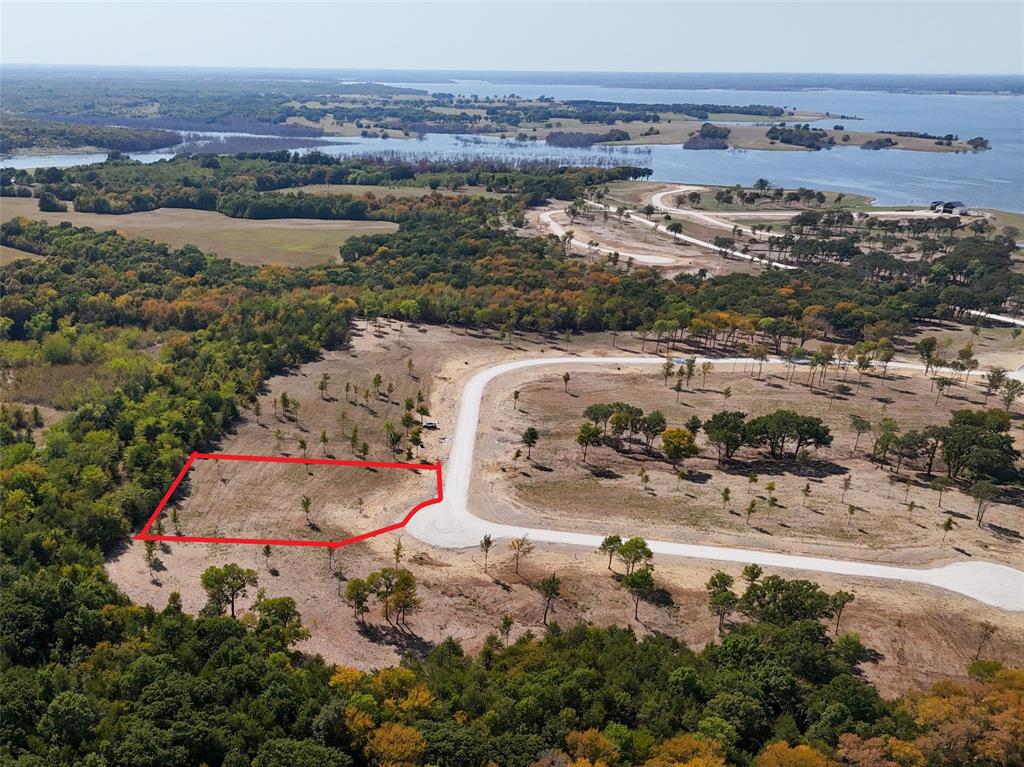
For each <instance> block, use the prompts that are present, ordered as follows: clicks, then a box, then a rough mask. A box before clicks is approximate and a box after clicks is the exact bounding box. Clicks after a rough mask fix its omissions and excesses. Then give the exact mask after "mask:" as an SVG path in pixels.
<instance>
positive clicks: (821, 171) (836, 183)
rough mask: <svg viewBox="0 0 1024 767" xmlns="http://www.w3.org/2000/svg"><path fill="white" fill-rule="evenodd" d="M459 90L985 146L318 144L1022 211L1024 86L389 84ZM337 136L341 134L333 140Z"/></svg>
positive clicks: (66, 162) (69, 158)
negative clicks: (771, 114)
mask: <svg viewBox="0 0 1024 767" xmlns="http://www.w3.org/2000/svg"><path fill="white" fill-rule="evenodd" d="M394 84H396V85H409V86H411V87H417V88H424V89H427V90H429V91H431V92H436V91H445V92H448V93H456V94H459V95H479V96H494V97H497V96H504V95H507V94H510V93H515V94H517V95H519V96H523V97H529V98H534V97H537V96H541V95H546V96H552V97H554V98H557V99H596V100H602V101H618V102H624V103H673V102H697V103H721V104H751V103H756V104H773V105H778V106H786V107H790V108H794V109H798V110H810V111H821V112H826V111H828V112H832V113H833V114H846V115H855V116H857V117H860V118H862V119H860V120H856V121H853V120H849V119H846V120H839V118H829V119H827V120H825V121H823V123H822V124H827V125H829V126H831V125H832V124H834V123H836V122H842V123H843V124H844V125H846V126H847V127H848V128H850V129H864V130H877V129H886V130H913V131H925V132H929V133H936V134H945V133H956V134H958V135H959V136H960V137H961V138H964V139H966V138H971V137H973V136H979V135H980V136H984V137H985V138H987V139H989V141H990V142H991V143H992V146H993V148H992V149H990V150H988V151H985V152H976V153H966V154H953V153H932V152H910V151H900V150H882V151H875V152H872V151H867V150H863V149H858V148H856V147H837V148H835V149H832V150H830V151H820V152H770V151H760V152H759V151H744V150H729V151H686V150H683V149H682V148H680V147H679V146H650V147H642V148H630V149H625V148H619V149H616V150H615V151H607V150H599V149H598V148H596V147H595V148H593V149H556V148H553V147H548V146H546V145H545V144H543V143H539V144H532V143H525V144H524V143H519V142H510V141H501V140H499V139H492V138H488V139H480V140H474V141H473V142H472V143H468V142H466V141H465V140H464V139H462V138H461V137H457V136H449V135H440V134H435V135H430V136H427V137H426V138H425V139H424V140H422V141H416V140H395V139H389V140H382V139H352V138H345V139H341V140H339V141H338V142H335V143H334V145H332V146H328V147H327V148H326V150H325V151H328V152H330V153H332V154H338V155H354V154H364V153H377V152H394V153H399V154H402V155H409V156H424V155H429V156H433V157H464V156H466V155H473V156H488V157H494V156H499V157H507V158H528V159H546V160H557V161H560V162H564V163H571V164H586V163H588V162H593V161H594V159H595V158H598V159H602V160H603V161H605V162H607V161H608V160H609V159H612V160H614V161H615V162H616V163H617V164H629V165H642V166H644V167H648V168H651V169H652V170H653V171H654V175H653V176H652V179H653V180H656V181H678V182H694V183H709V184H735V183H742V184H750V183H752V182H753V181H754V180H755V179H757V178H759V177H764V178H767V179H769V180H770V181H771V182H772V183H773V184H775V185H777V186H783V187H797V186H805V187H810V188H814V189H835V190H838V191H845V192H854V193H859V194H865V195H870V196H873V197H875V198H877V200H878V202H879V204H883V205H907V204H920V203H927V202H930V201H931V200H937V199H947V200H950V199H955V200H963V201H964V202H966V203H967V204H968V205H971V206H975V207H989V208H999V209H1003V210H1011V211H1019V212H1024V97H1022V96H1009V95H950V94H902V93H885V92H875V91H837V90H816V91H744V90H671V89H664V88H657V89H645V88H610V87H601V86H596V85H564V84H551V85H546V84H521V85H519V84H507V83H497V84H495V83H488V82H482V81H473V82H439V83H394ZM342 141H343V142H344V143H341V142H342ZM167 156H168V155H167V153H161V152H147V153H143V154H135V155H133V157H136V158H137V159H140V160H142V161H144V162H154V161H156V160H159V159H166V157H167ZM102 159H104V155H81V154H65V155H49V156H43V157H22V158H12V159H8V160H3V161H2V163H0V164H2V165H4V166H5V167H40V166H47V165H56V166H60V167H67V166H70V165H79V164H85V163H90V162H98V161H101V160H102Z"/></svg>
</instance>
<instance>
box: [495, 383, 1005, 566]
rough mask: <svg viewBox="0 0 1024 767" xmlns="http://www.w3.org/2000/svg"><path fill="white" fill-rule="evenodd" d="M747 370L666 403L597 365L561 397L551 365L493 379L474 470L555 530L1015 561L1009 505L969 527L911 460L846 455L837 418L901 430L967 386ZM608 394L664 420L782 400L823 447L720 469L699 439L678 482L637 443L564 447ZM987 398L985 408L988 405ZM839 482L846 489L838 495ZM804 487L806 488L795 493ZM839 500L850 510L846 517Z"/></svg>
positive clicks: (881, 555) (963, 396)
mask: <svg viewBox="0 0 1024 767" xmlns="http://www.w3.org/2000/svg"><path fill="white" fill-rule="evenodd" d="M752 372H753V373H754V374H755V375H756V373H757V371H756V370H754V371H752ZM750 373H751V371H744V370H742V369H739V370H737V371H735V372H734V371H732V370H731V368H730V367H724V369H723V367H722V366H720V367H719V369H717V370H716V371H715V372H714V373H712V374H711V375H710V376H708V379H707V386H706V388H705V387H704V386H703V385H702V382H701V379H700V376H699V375H698V376H697V377H695V379H694V380H693V382H692V385H693V389H692V390H690V391H686V392H684V393H683V394H682V396H681V397H680V399H679V403H678V404H677V403H676V401H675V399H676V395H675V393H674V392H673V391H672V390H671V389H670V388H666V387H665V386H664V385H663V383H662V378H661V376H660V375H659V374H658V373H657V372H656V371H654V370H652V369H649V368H648V369H647V370H642V369H637V370H630V369H623V370H621V371H617V372H616V371H612V372H606V371H601V372H600V373H598V372H597V371H596V370H587V369H585V368H584V369H579V370H577V371H573V381H572V383H571V384H570V390H569V394H566V393H565V392H564V391H563V382H562V379H561V374H562V370H561V369H559V370H557V371H545V372H544V373H543V374H539V375H538V374H533V376H531V377H529V378H528V379H523V380H512V381H509V382H507V383H503V382H500V381H499V382H497V383H498V385H499V386H501V387H502V388H501V389H500V394H494V395H492V396H493V397H495V400H494V402H493V407H494V409H495V410H496V411H497V412H498V413H499V414H500V417H499V419H498V423H497V425H496V427H495V435H494V437H493V438H492V439H491V440H490V442H489V444H488V447H487V448H486V450H485V453H486V455H487V459H486V461H487V463H486V464H485V466H484V469H485V471H487V472H489V474H490V476H491V477H492V478H496V479H495V481H496V482H497V483H498V485H500V486H502V487H503V490H504V492H507V493H508V494H509V496H510V502H511V503H512V506H513V507H514V508H515V509H516V510H517V511H518V512H519V513H520V514H521V515H523V516H522V517H521V519H520V520H518V521H520V522H524V523H525V522H526V521H528V520H529V519H536V520H543V524H545V525H549V526H558V527H575V526H577V525H579V524H580V523H584V526H585V527H587V528H588V529H596V530H600V531H604V532H607V533H612V532H629V533H632V532H639V533H641V534H645V535H648V536H649V537H657V538H667V539H674V540H686V541H701V542H717V543H722V544H733V545H736V544H740V545H746V546H754V547H758V548H766V549H772V550H785V551H801V552H808V553H831V554H833V555H838V556H844V557H846V558H868V559H878V560H885V561H897V562H913V563H923V562H932V561H937V560H946V559H958V558H962V557H964V556H984V557H985V558H988V559H995V560H999V561H1004V562H1009V563H1013V564H1015V565H1018V566H1019V565H1021V564H1024V551H1022V543H1024V541H1022V538H1021V534H1024V523H1022V520H1021V519H1020V515H1019V511H1018V509H1017V508H1015V506H1014V505H1012V504H1013V503H1016V502H1007V503H1002V504H993V506H992V508H991V509H990V510H989V512H988V515H987V516H986V521H987V522H988V523H990V524H989V526H987V527H985V528H979V527H977V525H976V524H975V523H974V503H973V501H972V500H971V499H970V498H969V497H967V496H966V495H965V494H963V493H962V492H958V491H950V492H947V493H946V494H945V495H944V497H943V503H942V506H941V507H940V506H939V504H938V494H937V493H936V492H934V491H932V490H930V489H928V487H927V485H928V482H929V478H928V477H926V476H925V474H924V472H923V466H922V465H920V464H918V465H917V466H915V467H914V469H913V470H908V469H907V468H906V467H904V469H903V470H902V471H901V473H900V474H899V475H898V476H897V475H895V474H894V473H893V472H892V471H891V470H889V469H883V468H879V467H878V466H877V465H875V464H872V463H871V462H870V461H869V460H868V457H867V455H866V451H865V448H867V449H870V439H871V438H870V435H864V436H862V437H861V438H860V441H859V445H858V449H857V450H854V444H855V437H856V435H855V433H854V432H853V430H852V427H851V425H850V415H852V414H856V415H860V416H862V417H865V418H868V419H869V420H870V421H872V422H877V421H878V420H879V419H880V418H882V417H883V416H888V417H893V418H895V419H896V420H897V421H898V422H899V423H900V424H901V425H902V426H903V429H904V430H910V429H921V428H923V427H924V426H926V425H928V424H931V423H935V424H938V423H944V422H946V421H947V420H948V417H949V411H950V410H952V409H954V408H967V407H971V408H974V407H980V406H981V404H982V394H981V392H980V389H979V387H978V386H977V385H975V384H972V385H971V386H970V387H968V389H966V390H965V389H963V388H957V389H956V390H955V391H954V392H953V393H952V396H950V397H944V398H942V401H941V402H939V403H938V404H936V403H935V394H934V393H933V392H931V391H930V389H929V384H930V382H929V381H928V380H927V379H925V378H924V377H922V376H917V375H906V374H903V375H898V376H897V375H894V374H891V373H890V375H889V377H888V379H887V380H884V381H883V380H882V379H881V377H880V376H878V375H871V376H865V380H864V384H863V386H862V388H861V389H860V391H859V392H857V393H856V394H854V395H850V396H848V397H839V398H835V399H832V400H830V398H829V396H828V394H827V393H826V392H825V391H823V390H821V389H819V388H815V389H811V388H810V387H808V386H807V384H806V383H805V381H806V378H807V371H806V370H801V371H799V372H798V373H797V375H796V377H795V379H794V380H793V382H792V384H789V383H788V382H787V377H786V375H785V373H784V371H783V369H782V368H781V367H775V368H771V369H769V368H766V369H765V372H764V374H763V376H762V377H761V378H757V377H752V376H751V374H750ZM833 375H834V373H833ZM856 377H857V376H856V373H855V372H854V373H852V374H851V377H850V379H849V381H848V384H849V385H851V387H852V386H855V381H856ZM832 383H833V382H831V381H830V384H832ZM727 386H728V387H730V389H731V392H732V396H731V397H730V398H729V399H728V400H726V399H725V398H724V397H723V394H722V392H723V390H724V389H725V387H727ZM508 387H515V388H517V389H518V390H519V391H520V399H519V403H520V405H519V409H518V410H516V409H514V408H512V407H510V404H509V403H510V399H511V398H510V392H509V391H507V388H508ZM616 400H625V401H628V402H630V403H633V404H636V405H638V406H639V407H642V408H643V409H644V410H645V411H650V410H653V409H660V410H662V411H663V412H665V414H666V416H667V418H668V421H669V424H670V425H674V426H681V425H683V423H685V421H686V419H688V418H689V417H691V416H693V415H696V416H698V417H700V418H701V419H706V418H707V417H708V416H710V415H711V414H712V413H714V412H716V411H718V410H722V409H729V410H742V411H744V412H746V413H748V414H750V415H751V416H756V415H762V414H764V413H766V412H770V411H772V410H774V409H776V408H790V409H793V410H796V411H797V412H800V413H803V414H807V415H816V416H818V417H821V418H822V419H823V420H825V422H826V423H828V424H829V426H830V428H831V430H832V433H833V436H834V442H833V445H832V447H831V448H829V449H823V450H819V451H817V452H816V453H815V454H814V459H813V460H812V461H811V462H810V463H809V464H807V465H805V466H800V465H797V464H796V463H795V462H794V461H792V460H785V461H771V460H768V459H766V458H765V457H764V456H763V454H762V452H761V451H760V450H755V449H752V448H745V449H744V450H742V451H741V452H740V453H739V454H738V455H737V459H738V460H737V461H736V462H735V463H732V464H726V465H721V466H720V465H718V464H717V462H716V460H715V457H714V456H715V451H714V448H713V447H712V446H710V445H708V444H707V443H706V441H705V440H704V437H703V434H701V437H700V439H699V443H700V444H701V446H702V455H701V456H700V457H698V458H695V459H690V460H688V461H686V462H685V468H686V469H687V470H688V472H689V476H688V477H687V478H686V479H683V480H680V479H679V478H677V477H676V476H675V475H674V473H673V470H672V467H671V466H670V464H669V463H667V462H666V461H665V460H664V459H663V458H662V457H661V456H660V455H659V454H653V455H649V454H647V453H646V452H645V451H643V450H642V448H641V446H639V445H633V446H632V447H630V448H629V449H628V450H624V451H622V452H616V451H615V450H613V449H612V448H610V447H598V448H592V449H591V450H590V452H589V454H588V462H587V463H586V464H584V463H583V462H582V460H581V457H580V451H579V448H578V447H577V445H576V444H575V441H574V440H575V435H576V430H577V428H578V426H579V424H580V423H581V422H582V420H583V417H582V412H583V409H584V408H585V407H586V406H587V405H589V404H592V403H595V402H613V401H616ZM989 405H990V406H992V407H996V406H998V403H996V402H995V400H990V401H989ZM528 425H533V426H535V427H537V428H538V429H540V431H541V440H540V443H539V444H538V446H537V448H535V449H534V461H533V463H532V464H524V465H522V466H521V467H520V469H521V470H520V471H519V472H516V473H514V472H512V470H511V467H510V465H509V464H510V460H509V457H510V454H511V452H512V451H513V450H514V449H515V447H516V446H517V442H518V436H517V435H518V434H520V433H521V432H522V430H523V429H524V428H526V426H528ZM1018 442H1020V438H1019V437H1018ZM1018 447H1020V445H1018ZM641 467H642V468H643V469H644V470H645V471H646V472H647V473H648V474H649V477H650V480H649V484H648V485H647V487H646V488H644V487H643V486H642V485H641V481H640V479H639V473H640V469H641ZM749 474H757V475H758V477H759V479H758V482H757V483H756V484H754V485H752V484H750V483H749V482H748V475H749ZM845 477H849V478H850V480H851V486H850V489H849V490H848V491H846V492H845V494H844V490H843V480H844V478H845ZM908 479H909V480H910V485H909V488H908V486H907V485H906V484H905V482H906V481H907V480H908ZM769 482H773V483H774V484H775V489H774V491H773V492H769V491H768V490H767V489H766V485H767V483H769ZM805 486H809V488H810V496H809V497H808V498H806V499H805V498H804V497H803V494H802V491H803V489H804V488H805ZM726 487H728V488H729V490H730V493H731V500H730V501H729V502H728V503H723V501H722V497H721V491H722V490H723V488H726ZM770 495H774V496H775V497H776V498H777V499H778V505H777V506H776V507H775V508H771V507H770V505H769V503H768V498H769V496H770ZM844 495H845V497H844ZM750 501H755V502H756V504H757V512H756V513H755V514H754V516H753V517H752V519H751V520H750V521H749V523H748V521H747V519H746V517H745V509H746V506H747V504H748V503H749V502H750ZM910 502H913V504H914V506H913V507H911V506H910V505H909V504H910ZM851 505H852V506H853V507H854V514H853V515H852V516H851V515H849V514H848V513H847V512H848V507H849V506H851ZM534 510H536V511H534ZM947 516H949V517H951V518H952V519H953V521H954V523H955V524H956V528H955V529H954V531H953V532H951V533H950V534H949V535H948V537H947V540H946V541H945V542H943V531H942V530H941V528H940V525H941V524H942V523H943V522H944V520H945V519H946V518H947Z"/></svg>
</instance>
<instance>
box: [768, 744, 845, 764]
mask: <svg viewBox="0 0 1024 767" xmlns="http://www.w3.org/2000/svg"><path fill="white" fill-rule="evenodd" d="M754 767H838V765H837V763H836V762H833V761H832V760H831V759H829V758H827V757H826V756H824V755H823V754H822V753H821V752H820V751H816V750H815V749H813V748H811V747H810V746H805V745H803V744H801V745H799V746H795V747H794V746H790V745H789V744H788V743H786V742H784V741H783V742H781V743H772V744H771V745H770V746H767V747H765V749H764V750H763V751H762V752H761V753H760V754H759V755H758V756H757V758H756V759H754Z"/></svg>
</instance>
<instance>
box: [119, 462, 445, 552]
mask: <svg viewBox="0 0 1024 767" xmlns="http://www.w3.org/2000/svg"><path fill="white" fill-rule="evenodd" d="M197 460H213V461H261V462H264V463H302V464H307V465H315V466H358V467H364V468H372V469H409V470H417V471H423V470H427V471H433V472H435V473H436V474H437V495H436V496H435V497H433V498H430V499H428V500H426V501H423V502H422V503H418V504H416V505H415V506H413V507H412V509H410V510H409V513H408V514H406V515H405V516H404V517H403V518H402V519H401V521H399V522H395V523H394V524H393V525H388V526H387V527H381V528H379V529H377V530H371V531H370V532H368V533H361V534H359V535H354V536H352V537H351V538H346V539H345V540H342V541H310V540H301V539H294V538H284V539H273V538H211V537H206V536H197V535H150V534H149V528H150V527H152V525H153V523H154V522H156V518H157V517H159V516H160V513H161V512H162V511H163V510H164V507H165V506H167V503H168V502H169V501H170V500H171V496H173V495H174V491H175V490H177V489H178V486H179V485H180V484H181V482H182V480H183V479H185V475H186V474H188V470H189V469H190V468H192V464H193V463H195V462H196V461H197ZM442 500H444V485H443V483H442V481H441V462H440V461H437V462H436V463H387V462H383V461H337V460H333V459H329V458H286V457H284V456H276V455H233V454H231V453H196V452H193V453H192V454H191V455H189V457H188V460H187V461H185V465H184V466H182V467H181V471H179V472H178V476H176V477H175V478H174V482H172V483H171V486H170V487H169V488H168V489H167V492H166V493H164V497H163V498H161V499H160V503H158V504H157V505H156V509H155V510H154V511H153V513H152V514H151V515H150V517H149V520H147V522H146V524H145V525H144V526H143V528H142V529H141V530H140V531H139V532H138V533H136V534H135V535H134V536H132V537H133V538H134V539H135V540H137V541H170V542H172V543H173V542H175V541H177V542H178V543H240V544H268V543H269V544H272V545H274V546H325V547H328V548H333V549H337V548H341V547H342V546H348V545H349V544H350V543H357V542H359V541H364V540H366V539H367V538H373V537H374V536H377V535H383V534H384V533H390V532H392V531H394V530H401V529H402V528H403V527H405V526H406V525H407V524H409V520H410V519H412V518H413V516H414V515H415V514H416V512H418V511H419V510H420V509H423V508H426V507H427V506H431V505H433V504H435V503H440V502H441V501H442Z"/></svg>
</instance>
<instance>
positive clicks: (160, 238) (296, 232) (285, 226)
mask: <svg viewBox="0 0 1024 767" xmlns="http://www.w3.org/2000/svg"><path fill="white" fill-rule="evenodd" d="M15 216H24V217H25V218H30V219H34V220H37V221H46V222H48V223H50V224H58V223H60V222H61V221H70V222H71V223H72V224H74V225H75V226H91V227H92V228H93V229H96V230H97V231H106V230H108V229H116V230H117V231H118V232H120V233H122V234H124V235H125V236H127V237H145V238H147V239H150V240H155V241H157V242H166V243H170V245H172V246H173V247H175V248H180V247H182V246H183V245H188V244H192V245H195V246H196V247H198V248H199V249H200V250H203V251H205V252H207V253H216V254H217V255H219V256H223V257H224V258H230V259H233V260H235V261H238V262H239V263H242V264H282V265H285V266H312V265H314V264H319V263H322V262H324V261H326V260H337V258H338V246H339V245H341V244H342V243H343V242H344V241H345V240H347V239H348V238H349V237H355V236H357V235H363V234H380V233H382V232H394V231H395V230H397V229H398V224H394V223H391V222H389V221H327V220H321V219H308V218H277V219H272V220H267V221H254V220H251V219H242V218H229V217H227V216H224V215H222V214H220V213H215V212H212V211H206V210H186V209H177V208H161V209H159V210H151V211H146V212H143V213H126V214H124V215H119V216H112V215H103V214H100V213H78V212H75V211H71V210H69V211H68V212H66V213H43V212H41V211H40V210H39V207H38V205H37V201H36V200H34V199H21V198H4V202H3V206H2V212H0V218H2V219H3V220H4V221H7V220H9V219H11V218H14V217H15ZM9 250H10V249H7V250H6V251H5V252H4V253H3V254H0V255H3V257H4V258H5V259H6V258H7V251H9ZM19 255H20V254H19Z"/></svg>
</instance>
